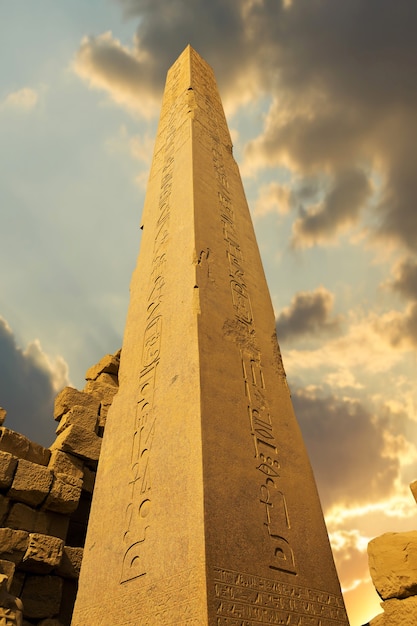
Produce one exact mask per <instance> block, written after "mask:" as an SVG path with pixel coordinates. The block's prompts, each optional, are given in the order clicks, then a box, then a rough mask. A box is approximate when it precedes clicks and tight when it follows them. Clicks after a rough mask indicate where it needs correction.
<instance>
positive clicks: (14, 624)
mask: <svg viewBox="0 0 417 626" xmlns="http://www.w3.org/2000/svg"><path fill="white" fill-rule="evenodd" d="M8 583H9V580H8V578H7V576H6V575H5V574H0V624H3V625H4V626H20V625H21V623H22V620H23V605H22V601H21V600H20V598H16V597H15V596H12V595H11V594H10V593H9V592H8Z"/></svg>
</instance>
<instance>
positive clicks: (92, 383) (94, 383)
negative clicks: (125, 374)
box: [84, 374, 119, 404]
mask: <svg viewBox="0 0 417 626" xmlns="http://www.w3.org/2000/svg"><path fill="white" fill-rule="evenodd" d="M101 376H108V374H104V375H103V374H101ZM101 376H100V377H99V378H98V379H97V380H89V381H88V382H87V384H86V386H85V387H84V391H86V393H88V394H91V395H92V396H94V397H95V398H98V399H99V400H100V402H101V403H102V404H103V403H104V404H111V403H112V402H113V398H114V396H115V395H116V393H117V392H118V391H119V386H118V385H117V383H116V384H114V383H113V384H109V383H108V382H107V381H102V380H100V379H101Z"/></svg>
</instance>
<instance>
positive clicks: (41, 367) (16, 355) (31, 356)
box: [0, 318, 68, 446]
mask: <svg viewBox="0 0 417 626" xmlns="http://www.w3.org/2000/svg"><path fill="white" fill-rule="evenodd" d="M66 384H68V368H67V365H66V363H65V361H64V359H63V358H62V357H58V358H56V360H55V361H52V360H51V359H50V357H49V356H48V355H47V354H45V352H43V350H42V348H41V345H40V343H39V341H38V340H35V341H33V342H32V343H30V344H29V345H28V346H27V348H26V349H25V350H22V349H21V348H20V347H19V346H18V345H17V342H16V339H15V337H14V335H13V331H12V330H11V328H10V327H9V326H8V324H7V322H6V321H5V320H4V319H2V318H0V404H1V406H2V407H3V408H4V409H6V411H7V418H6V422H5V426H6V427H7V428H11V429H12V430H16V431H17V432H20V433H22V434H24V435H26V436H27V437H29V438H30V439H32V440H33V441H35V442H37V443H41V444H43V445H47V446H48V445H50V444H51V443H52V441H53V440H54V430H55V423H54V420H53V404H54V398H55V395H56V393H57V392H58V391H59V390H60V389H62V387H64V386H65V385H66Z"/></svg>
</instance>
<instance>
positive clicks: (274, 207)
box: [254, 182, 291, 217]
mask: <svg viewBox="0 0 417 626" xmlns="http://www.w3.org/2000/svg"><path fill="white" fill-rule="evenodd" d="M290 199H291V189H290V187H288V186H286V185H280V184H279V183H275V182H272V183H269V184H268V185H263V186H262V187H261V188H260V190H259V195H258V199H257V200H256V203H255V210H254V215H255V217H260V216H263V215H266V214H267V213H279V214H280V215H284V214H285V213H288V211H289V210H290Z"/></svg>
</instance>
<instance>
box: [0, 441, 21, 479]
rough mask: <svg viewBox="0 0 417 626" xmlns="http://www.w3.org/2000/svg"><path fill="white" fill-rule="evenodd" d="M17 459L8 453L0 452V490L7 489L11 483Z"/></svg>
mask: <svg viewBox="0 0 417 626" xmlns="http://www.w3.org/2000/svg"><path fill="white" fill-rule="evenodd" d="M16 467H17V457H15V456H13V454H10V452H5V451H4V450H2V451H0V489H8V488H9V487H10V485H11V484H12V482H13V476H14V473H15V470H16Z"/></svg>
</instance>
